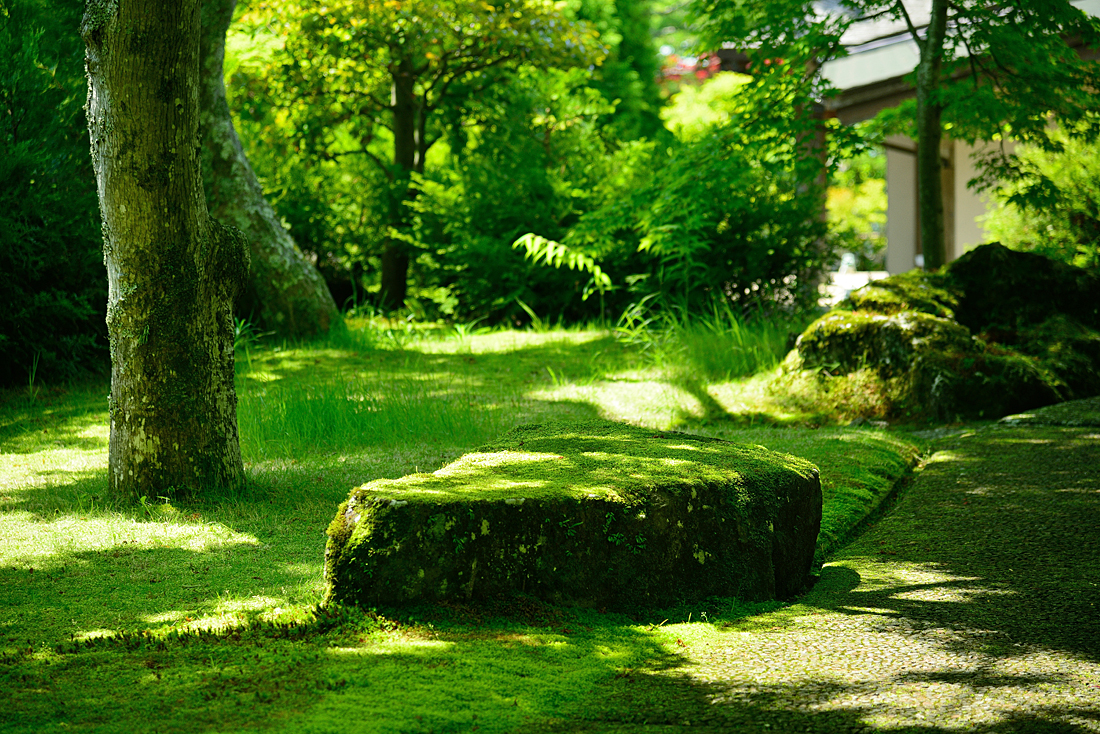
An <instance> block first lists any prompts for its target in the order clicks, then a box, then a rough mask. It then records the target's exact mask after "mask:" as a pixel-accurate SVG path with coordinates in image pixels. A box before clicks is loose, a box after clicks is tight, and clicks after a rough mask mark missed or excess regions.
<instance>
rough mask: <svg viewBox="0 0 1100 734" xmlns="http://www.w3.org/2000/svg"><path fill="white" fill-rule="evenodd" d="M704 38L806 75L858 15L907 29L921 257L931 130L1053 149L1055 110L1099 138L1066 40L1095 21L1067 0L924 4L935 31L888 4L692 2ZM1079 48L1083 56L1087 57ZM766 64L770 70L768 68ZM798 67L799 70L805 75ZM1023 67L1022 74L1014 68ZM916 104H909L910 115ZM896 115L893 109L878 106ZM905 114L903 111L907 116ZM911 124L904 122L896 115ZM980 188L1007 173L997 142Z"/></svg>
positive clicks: (1082, 63) (1085, 84)
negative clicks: (923, 29)
mask: <svg viewBox="0 0 1100 734" xmlns="http://www.w3.org/2000/svg"><path fill="white" fill-rule="evenodd" d="M694 7H695V9H696V11H697V12H698V13H699V14H700V16H701V19H702V22H703V25H704V35H705V36H706V37H707V38H708V39H710V40H711V41H713V42H715V43H717V42H730V43H734V44H737V45H738V46H739V47H740V48H748V49H752V52H751V54H750V56H751V58H752V60H753V63H754V65H756V68H758V69H762V68H764V67H763V66H762V65H761V64H760V62H765V61H769V60H776V59H778V60H780V61H781V62H782V63H780V64H779V65H778V66H779V67H781V70H783V71H782V73H786V71H785V70H786V69H792V68H793V69H796V70H798V71H799V73H804V74H805V75H807V76H815V77H816V76H819V75H818V74H816V73H815V70H816V69H819V68H820V65H821V63H822V62H827V61H829V60H831V59H835V58H840V57H843V56H845V55H847V49H846V48H845V47H844V46H843V44H842V37H843V35H844V32H845V31H846V30H847V29H848V28H849V27H851V25H852V24H854V23H856V22H859V21H860V20H864V19H868V18H874V19H877V20H880V21H887V22H893V23H897V24H898V25H899V26H901V27H903V28H908V30H909V31H910V33H911V34H913V40H914V41H915V42H916V44H917V48H918V52H919V59H920V62H921V69H922V71H921V73H920V74H917V73H916V72H915V71H914V74H913V75H912V76H911V77H910V78H911V80H912V81H913V83H914V84H915V85H916V87H917V97H918V98H920V99H923V100H925V101H924V103H922V106H921V107H920V108H919V110H923V112H922V113H920V114H918V115H917V116H916V123H917V124H916V126H917V127H919V128H921V129H920V133H919V135H918V136H917V137H918V139H919V141H924V142H919V146H918V160H922V161H924V162H925V164H926V165H927V166H928V167H927V168H926V169H925V170H926V173H927V174H928V175H924V174H922V181H921V183H920V188H921V190H922V195H921V201H922V207H921V222H922V228H923V229H922V240H923V241H924V248H925V253H926V257H927V262H928V263H929V264H935V263H942V260H943V257H944V250H943V248H944V243H943V232H942V227H943V225H942V216H940V215H937V214H936V206H938V203H937V202H938V197H939V188H940V184H939V176H938V174H937V175H936V176H932V175H930V174H931V171H932V170H934V169H937V168H938V166H937V165H936V164H935V160H936V159H935V156H936V155H937V154H936V153H935V151H931V150H930V149H929V151H925V147H927V146H932V147H935V146H938V145H939V140H940V136H941V133H942V132H944V131H946V130H949V131H950V135H951V137H953V138H955V139H960V140H965V141H967V142H974V141H975V140H1001V139H1003V138H1005V139H1007V138H1009V137H1011V138H1014V139H1016V140H1019V141H1023V142H1027V143H1032V144H1035V145H1039V146H1043V147H1046V148H1047V149H1053V150H1057V149H1058V148H1059V147H1060V145H1059V144H1058V143H1057V141H1053V140H1052V139H1051V138H1049V137H1048V136H1047V135H1046V129H1047V126H1048V123H1049V119H1050V117H1051V116H1053V117H1054V118H1055V119H1058V120H1061V121H1062V122H1063V123H1064V124H1066V125H1067V126H1068V127H1067V129H1070V130H1072V133H1073V135H1074V136H1076V137H1080V138H1082V139H1086V140H1093V139H1095V138H1096V137H1097V135H1100V118H1098V117H1097V116H1096V114H1095V113H1096V112H1097V111H1100V102H1098V98H1097V96H1096V95H1095V94H1094V93H1093V90H1095V89H1096V88H1097V86H1098V85H1100V66H1098V65H1097V64H1095V63H1093V62H1092V61H1087V60H1084V59H1082V58H1081V57H1080V56H1079V55H1078V52H1077V50H1076V49H1075V48H1072V47H1071V46H1070V45H1069V43H1067V40H1068V39H1070V38H1072V39H1075V41H1079V42H1080V43H1081V44H1082V45H1083V46H1084V47H1086V48H1095V47H1096V46H1097V45H1100V20H1097V19H1096V18H1091V17H1089V16H1088V15H1086V14H1085V13H1084V12H1083V11H1082V10H1081V9H1080V8H1078V7H1076V6H1075V5H1073V4H1071V3H1070V2H1069V1H1068V0H1055V1H1053V2H1051V1H1050V0H1025V1H1022V2H1014V3H1010V4H1008V5H1000V4H996V3H987V2H984V1H982V0H966V1H964V2H948V1H947V0H933V2H932V3H931V4H930V9H929V12H930V13H931V17H932V18H939V19H940V21H939V22H936V23H931V25H929V28H932V27H937V28H939V30H940V31H941V33H940V35H942V38H937V39H936V40H934V41H933V38H934V36H936V34H933V33H931V31H929V32H928V33H924V34H921V33H918V31H917V28H916V26H917V25H920V24H921V22H922V21H923V20H924V18H920V17H918V18H917V19H916V20H914V19H913V18H911V17H910V15H909V14H908V11H907V9H906V7H905V6H904V4H903V3H901V2H897V0H841V2H839V3H836V4H834V5H833V7H832V8H831V10H830V11H829V12H818V8H817V4H815V3H812V2H809V0H776V1H775V2H768V3H728V2H719V1H717V0H695V2H694ZM1086 55H1087V54H1086ZM772 69H773V71H772V72H771V73H776V72H775V70H774V69H775V66H773V67H772ZM803 70H805V71H803ZM1021 70H1026V73H1022V71H1021ZM811 83H812V85H813V86H814V87H816V89H817V96H818V97H821V96H827V95H829V94H830V93H831V90H830V89H829V85H828V83H827V82H826V81H825V80H824V79H820V78H819V79H816V80H814V81H812V82H811ZM919 110H918V111H919ZM887 114H888V116H891V117H893V118H894V121H895V122H897V121H899V120H898V116H897V115H896V114H895V113H887ZM905 117H907V116H905ZM904 121H905V122H907V123H911V122H912V121H911V120H910V119H905V120H904ZM982 168H983V171H984V174H983V175H984V185H985V186H992V185H995V184H996V182H997V180H998V179H1003V178H1005V177H1006V176H1010V175H1012V174H1014V173H1015V172H1016V171H1017V169H1018V165H1017V163H1016V161H1015V158H1014V156H1013V155H1012V154H1011V152H1010V151H1009V150H1007V149H991V150H990V153H989V155H988V156H987V157H986V158H985V160H984V161H982Z"/></svg>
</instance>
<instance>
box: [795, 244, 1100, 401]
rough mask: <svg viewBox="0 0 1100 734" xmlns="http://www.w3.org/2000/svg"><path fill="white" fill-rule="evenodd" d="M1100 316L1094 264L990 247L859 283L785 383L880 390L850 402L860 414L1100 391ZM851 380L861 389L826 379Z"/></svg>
mask: <svg viewBox="0 0 1100 734" xmlns="http://www.w3.org/2000/svg"><path fill="white" fill-rule="evenodd" d="M1098 326H1100V279H1098V278H1097V276H1096V274H1095V273H1091V272H1088V271H1084V270H1082V269H1080V268H1075V267H1072V266H1070V265H1065V264H1063V263H1057V262H1054V261H1051V260H1049V259H1048V258H1045V257H1043V256H1041V255H1035V254H1031V253H1021V252H1015V251H1012V250H1009V249H1008V248H1005V247H1003V246H1001V245H998V244H990V245H983V246H982V247H979V248H976V249H975V250H972V251H971V252H968V253H967V254H966V255H964V256H963V257H961V258H959V259H958V260H956V261H954V262H953V263H951V264H949V265H948V266H947V267H946V268H945V269H943V270H941V271H938V272H935V273H924V272H921V271H912V272H909V273H905V274H902V275H896V276H892V277H890V278H887V279H885V280H880V281H875V282H874V283H872V284H870V285H868V286H866V287H864V288H861V289H859V290H857V291H855V292H853V293H851V294H850V295H849V296H848V298H847V299H845V300H844V301H842V302H841V303H840V304H839V305H838V306H837V308H836V309H834V310H833V311H831V312H829V313H828V314H826V315H825V316H823V317H822V318H820V319H818V320H817V321H815V322H814V323H813V324H811V325H810V326H809V328H807V329H806V331H805V332H804V333H803V334H802V335H801V336H800V337H799V338H798V341H797V345H796V352H795V353H794V354H792V355H788V358H787V360H786V361H785V362H784V371H785V373H786V375H785V379H784V380H782V381H781V382H780V383H779V384H778V386H780V387H787V388H791V387H795V388H797V389H799V390H802V391H804V392H805V391H809V392H811V393H812V392H815V391H816V392H817V393H819V394H820V395H821V396H826V395H828V394H830V393H837V394H852V395H854V396H857V397H858V395H859V394H866V395H870V396H872V397H873V398H874V399H873V400H853V401H851V405H852V407H853V408H854V412H857V413H858V414H860V415H869V414H875V413H877V414H878V415H880V416H881V417H890V416H891V415H894V416H897V415H908V416H912V417H918V416H925V417H932V418H937V419H945V418H947V419H949V418H953V417H956V416H960V417H986V418H989V417H997V416H1001V415H1005V414H1006V413H1011V412H1017V411H1023V410H1030V409H1032V408H1036V407H1039V406H1042V405H1049V404H1050V403H1054V402H1057V401H1059V400H1065V399H1068V398H1079V397H1086V396H1089V395H1095V394H1097V393H1100V332H1098V331H1097V328H1098ZM807 372H809V373H815V374H816V375H818V377H817V378H815V379H813V380H810V379H807V378H806V377H805V374H806V373H807ZM795 374H801V375H802V376H801V378H800V379H798V380H795V379H791V378H792V375H795ZM847 379H855V380H858V381H859V383H860V387H859V390H857V391H852V390H847V391H846V390H837V389H836V387H837V386H836V385H835V384H826V383H835V382H836V381H837V380H847ZM869 380H870V382H869ZM871 382H873V383H874V384H870V383H871ZM812 397H813V396H812V395H810V396H805V399H811V398H812Z"/></svg>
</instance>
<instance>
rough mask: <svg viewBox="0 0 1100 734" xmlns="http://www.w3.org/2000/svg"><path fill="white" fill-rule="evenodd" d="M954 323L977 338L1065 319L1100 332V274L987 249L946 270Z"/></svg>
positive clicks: (1000, 247) (1001, 247)
mask: <svg viewBox="0 0 1100 734" xmlns="http://www.w3.org/2000/svg"><path fill="white" fill-rule="evenodd" d="M945 277H946V280H947V281H948V283H949V284H950V287H951V288H952V289H953V290H954V291H956V292H957V293H958V294H959V301H958V306H957V309H956V313H955V319H956V320H957V321H958V322H959V323H961V324H963V325H964V326H966V327H967V328H969V329H970V330H971V331H973V332H975V333H978V332H981V331H986V330H989V329H997V330H999V331H1002V332H1009V339H1008V341H1012V339H1011V331H1012V330H1014V329H1019V328H1021V327H1026V326H1028V325H1036V324H1041V323H1043V322H1044V321H1047V320H1048V319H1050V318H1053V317H1056V316H1064V317H1066V318H1068V319H1071V320H1073V321H1076V322H1078V323H1080V324H1082V325H1084V326H1086V327H1088V328H1090V329H1094V330H1095V329H1100V275H1097V273H1095V272H1092V271H1089V270H1085V269H1083V268H1078V267H1074V266H1073V265H1070V264H1068V263H1063V262H1059V261H1057V260H1052V259H1050V258H1048V257H1044V256H1043V255H1039V254H1036V253H1032V252H1018V251H1016V250H1010V249H1008V248H1007V247H1005V246H1004V245H1001V244H997V243H992V244H988V245H982V246H981V247H977V248H975V249H973V250H971V251H969V252H967V253H965V254H964V255H963V256H962V257H960V258H959V259H958V260H955V261H954V262H952V263H950V264H949V265H948V266H947V268H946V275H945Z"/></svg>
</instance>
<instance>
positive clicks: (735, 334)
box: [615, 299, 813, 382]
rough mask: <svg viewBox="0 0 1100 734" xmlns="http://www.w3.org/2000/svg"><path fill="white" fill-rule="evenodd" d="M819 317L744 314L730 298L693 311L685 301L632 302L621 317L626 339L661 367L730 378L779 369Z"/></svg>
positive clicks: (620, 330)
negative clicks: (655, 304)
mask: <svg viewBox="0 0 1100 734" xmlns="http://www.w3.org/2000/svg"><path fill="white" fill-rule="evenodd" d="M812 319H813V317H812V316H810V315H808V314H802V313H791V314H788V313H773V314H771V315H767V316H765V315H764V314H758V315H755V316H752V317H744V316H741V315H740V314H739V313H738V312H737V311H736V310H735V309H734V308H732V307H731V306H730V305H729V304H728V303H725V302H714V303H712V304H711V306H710V309H709V310H707V311H703V312H692V311H691V310H689V309H688V308H686V307H683V306H680V305H672V306H666V307H664V308H662V309H660V310H655V309H651V308H650V307H649V304H648V303H647V302H646V300H644V299H643V301H641V302H639V303H636V304H632V305H631V306H630V308H628V309H627V310H626V311H625V312H624V313H623V315H622V316H621V317H620V319H619V323H618V325H617V326H616V328H615V333H616V335H617V336H618V338H619V340H620V341H623V342H626V343H629V344H634V345H636V346H638V347H640V348H641V349H642V351H643V353H645V354H646V355H647V357H648V361H650V362H651V363H652V364H653V365H654V366H655V367H658V368H661V369H663V370H665V371H666V372H669V373H671V374H679V375H685V376H690V377H691V378H692V379H693V380H704V381H708V382H725V381H730V380H735V379H739V378H744V377H751V376H752V375H755V374H758V373H761V372H766V371H768V370H771V369H773V368H775V367H776V365H778V364H779V363H780V362H781V361H782V360H783V357H784V356H785V355H786V353H787V351H788V350H789V348H790V342H791V339H792V336H793V335H797V334H799V333H801V332H802V330H803V329H804V328H805V327H806V326H807V325H808V324H809V323H810V321H812Z"/></svg>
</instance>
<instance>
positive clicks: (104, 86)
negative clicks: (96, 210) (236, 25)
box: [82, 0, 249, 498]
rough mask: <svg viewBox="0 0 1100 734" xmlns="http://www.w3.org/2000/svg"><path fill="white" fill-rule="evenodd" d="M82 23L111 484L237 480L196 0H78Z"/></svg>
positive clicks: (232, 246)
mask: <svg viewBox="0 0 1100 734" xmlns="http://www.w3.org/2000/svg"><path fill="white" fill-rule="evenodd" d="M82 31H83V33H84V38H85V42H86V46H87V70H88V79H89V94H88V121H89V135H90V139H91V145H92V150H93V152H94V156H93V164H94V168H95V173H96V180H97V186H98V192H99V201H100V212H101V214H102V218H103V225H104V226H103V233H104V261H105V263H106V266H107V273H108V304H107V323H108V332H109V335H110V345H111V363H112V377H111V397H110V421H111V439H110V451H109V486H110V489H111V491H112V492H113V493H114V494H116V495H119V496H122V497H130V498H133V497H139V496H159V495H163V494H177V495H178V494H186V493H193V492H199V491H201V490H203V489H205V488H208V487H211V486H233V485H236V484H238V483H239V482H240V481H241V479H242V476H243V466H242V463H241V457H240V448H239V444H238V438H237V423H236V404H237V401H236V392H235V388H234V385H233V373H234V369H233V303H234V300H235V299H236V297H237V295H238V294H239V292H240V290H241V288H242V286H243V285H244V282H245V280H246V279H247V274H248V259H249V258H248V252H247V248H246V246H245V243H244V240H243V237H242V236H241V235H240V233H239V232H236V231H235V230H233V229H231V228H228V227H225V226H223V225H221V224H219V223H218V222H215V221H214V220H213V219H211V218H210V216H209V214H208V212H207V209H206V204H205V200H204V197H203V190H202V180H201V174H200V167H199V158H198V152H197V151H198V145H197V143H198V136H197V132H198V77H199V65H198V31H199V5H198V0H183V1H182V2H178V3H170V4H163V3H160V2H156V1H155V0H136V1H133V2H128V3H122V4H120V5H117V6H116V5H115V4H114V3H110V2H93V3H89V6H88V12H87V14H86V16H85V19H84V23H83V24H82ZM149 80H158V81H157V83H156V84H150V83H149ZM116 100H125V104H121V103H118V102H116Z"/></svg>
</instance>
